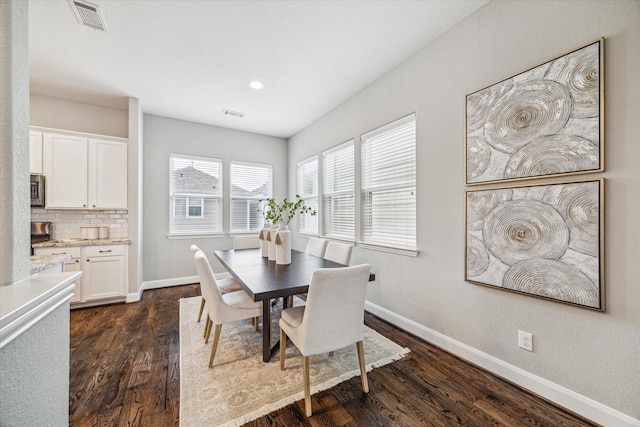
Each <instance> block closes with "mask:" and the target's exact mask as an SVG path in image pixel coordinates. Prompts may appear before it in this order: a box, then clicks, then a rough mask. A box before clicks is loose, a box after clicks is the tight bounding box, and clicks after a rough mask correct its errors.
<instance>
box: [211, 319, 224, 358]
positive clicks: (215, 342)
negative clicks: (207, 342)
mask: <svg viewBox="0 0 640 427" xmlns="http://www.w3.org/2000/svg"><path fill="white" fill-rule="evenodd" d="M221 331H222V325H216V330H215V332H214V333H213V344H211V357H209V367H210V368H211V367H212V366H213V359H214V358H215V357H216V350H217V349H218V341H220V332H221Z"/></svg>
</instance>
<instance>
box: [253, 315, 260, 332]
mask: <svg viewBox="0 0 640 427" xmlns="http://www.w3.org/2000/svg"><path fill="white" fill-rule="evenodd" d="M253 324H254V325H255V327H256V332H258V331H259V330H260V318H259V317H254V318H253Z"/></svg>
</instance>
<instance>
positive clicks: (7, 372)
mask: <svg viewBox="0 0 640 427" xmlns="http://www.w3.org/2000/svg"><path fill="white" fill-rule="evenodd" d="M81 275H82V272H79V271H77V272H68V273H51V274H35V275H33V276H30V277H29V278H27V279H25V280H21V281H19V282H16V283H13V284H10V285H7V286H0V384H2V387H0V424H2V425H4V424H5V421H8V420H21V421H24V423H21V425H44V424H43V420H45V419H46V421H47V423H46V424H47V425H68V420H69V403H68V394H69V345H70V339H69V300H70V299H71V297H72V295H73V290H74V288H75V282H76V281H77V280H78V279H79V278H80V276H81ZM34 402H38V403H37V404H35V403H34ZM8 424H11V423H8Z"/></svg>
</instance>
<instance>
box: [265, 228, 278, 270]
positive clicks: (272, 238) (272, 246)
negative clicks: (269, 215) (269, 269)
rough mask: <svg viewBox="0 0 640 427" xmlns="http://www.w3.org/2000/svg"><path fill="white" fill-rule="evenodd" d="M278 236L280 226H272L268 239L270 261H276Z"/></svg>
mask: <svg viewBox="0 0 640 427" xmlns="http://www.w3.org/2000/svg"><path fill="white" fill-rule="evenodd" d="M276 234H278V226H277V225H272V226H271V228H270V229H269V236H268V237H267V240H268V241H269V261H275V260H276Z"/></svg>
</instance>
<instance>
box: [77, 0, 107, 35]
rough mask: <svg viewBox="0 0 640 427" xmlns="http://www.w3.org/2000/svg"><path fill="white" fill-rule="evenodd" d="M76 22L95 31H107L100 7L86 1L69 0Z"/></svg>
mask: <svg viewBox="0 0 640 427" xmlns="http://www.w3.org/2000/svg"><path fill="white" fill-rule="evenodd" d="M69 3H71V8H72V9H73V13H74V15H76V18H77V19H78V22H80V23H81V24H84V25H86V26H88V27H91V28H93V29H96V30H102V31H108V30H107V24H106V23H105V21H104V17H103V16H102V12H100V6H98V5H97V4H93V3H90V2H87V1H84V0H83V1H78V0H69Z"/></svg>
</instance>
